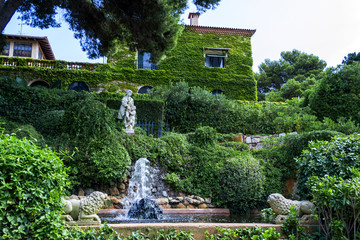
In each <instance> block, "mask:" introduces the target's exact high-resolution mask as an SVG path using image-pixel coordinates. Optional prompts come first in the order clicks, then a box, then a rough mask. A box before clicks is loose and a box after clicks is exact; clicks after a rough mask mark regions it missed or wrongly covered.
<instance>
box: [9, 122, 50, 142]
mask: <svg viewBox="0 0 360 240" xmlns="http://www.w3.org/2000/svg"><path fill="white" fill-rule="evenodd" d="M11 132H12V133H15V134H16V137H17V138H19V139H23V138H27V139H29V140H31V141H32V142H33V143H35V144H36V145H38V146H40V147H45V146H46V144H45V139H44V137H43V136H42V135H41V134H40V133H39V132H38V131H36V129H35V128H34V127H33V126H32V125H30V124H26V125H20V126H18V127H17V128H15V129H12V130H11Z"/></svg>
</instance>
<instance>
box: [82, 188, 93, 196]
mask: <svg viewBox="0 0 360 240" xmlns="http://www.w3.org/2000/svg"><path fill="white" fill-rule="evenodd" d="M84 191H85V196H88V195H90V194H91V193H93V192H95V190H94V189H92V188H87V189H85V190H84ZM79 196H80V195H79Z"/></svg>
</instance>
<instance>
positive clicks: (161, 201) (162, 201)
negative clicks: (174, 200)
mask: <svg viewBox="0 0 360 240" xmlns="http://www.w3.org/2000/svg"><path fill="white" fill-rule="evenodd" d="M154 201H155V202H156V203H157V204H159V205H165V204H169V199H167V198H157V199H154Z"/></svg>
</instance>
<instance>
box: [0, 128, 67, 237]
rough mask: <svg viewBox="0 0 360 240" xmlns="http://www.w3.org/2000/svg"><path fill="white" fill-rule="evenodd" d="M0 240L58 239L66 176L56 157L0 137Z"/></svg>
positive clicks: (36, 147) (26, 143)
mask: <svg viewBox="0 0 360 240" xmlns="http://www.w3.org/2000/svg"><path fill="white" fill-rule="evenodd" d="M0 152H1V156H0V181H1V182H2V184H1V187H0V209H1V211H0V229H1V233H0V237H1V239H30V238H31V239H59V238H60V237H61V236H62V234H63V229H64V228H63V223H62V222H61V221H60V215H61V212H62V207H63V206H62V203H61V200H60V199H62V198H63V197H65V187H66V186H67V183H66V182H67V175H66V172H65V168H64V165H63V163H62V161H61V160H60V159H59V157H58V156H57V155H56V153H54V152H52V151H50V150H41V149H40V148H39V147H38V146H36V145H34V144H33V143H32V142H31V141H29V140H26V139H23V140H19V139H17V138H16V137H15V136H9V135H3V134H0Z"/></svg>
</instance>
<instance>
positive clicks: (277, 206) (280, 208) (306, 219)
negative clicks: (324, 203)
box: [267, 193, 316, 224]
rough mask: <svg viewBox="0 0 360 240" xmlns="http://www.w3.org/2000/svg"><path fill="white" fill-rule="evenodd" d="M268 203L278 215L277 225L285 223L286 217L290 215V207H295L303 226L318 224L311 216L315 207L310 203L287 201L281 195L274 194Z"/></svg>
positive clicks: (275, 220)
mask: <svg viewBox="0 0 360 240" xmlns="http://www.w3.org/2000/svg"><path fill="white" fill-rule="evenodd" d="M267 202H268V203H269V204H270V207H271V209H272V210H273V211H274V213H275V214H276V215H277V216H276V217H275V219H274V222H275V223H283V222H285V220H286V217H287V216H288V215H289V214H290V206H295V208H296V210H297V211H298V214H299V216H300V217H301V220H300V223H301V224H314V223H315V222H316V221H315V220H314V219H313V217H312V216H311V214H312V213H313V212H314V209H315V205H314V204H313V203H312V202H310V201H307V200H304V201H296V200H290V199H286V198H285V197H284V196H283V195H281V194H280V193H273V194H270V196H269V197H268V199H267Z"/></svg>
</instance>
